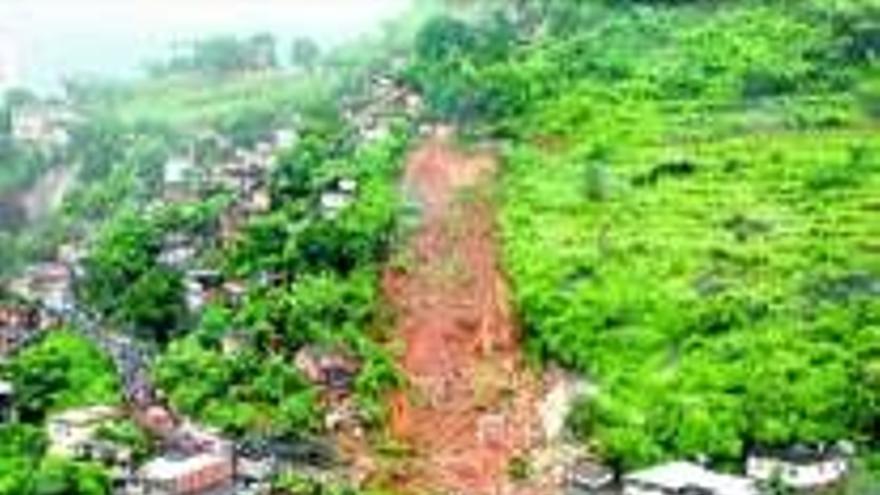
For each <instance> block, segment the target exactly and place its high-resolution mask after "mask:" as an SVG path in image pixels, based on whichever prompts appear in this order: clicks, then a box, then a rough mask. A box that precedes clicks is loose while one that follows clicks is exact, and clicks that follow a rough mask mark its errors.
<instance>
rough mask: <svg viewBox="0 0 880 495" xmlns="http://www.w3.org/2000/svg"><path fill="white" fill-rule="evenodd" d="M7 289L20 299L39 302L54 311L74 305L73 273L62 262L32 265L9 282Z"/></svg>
mask: <svg viewBox="0 0 880 495" xmlns="http://www.w3.org/2000/svg"><path fill="white" fill-rule="evenodd" d="M9 289H10V291H11V292H13V293H14V294H16V295H17V296H19V297H21V298H22V299H25V300H28V301H34V302H39V303H41V304H42V306H43V307H44V308H46V309H48V310H50V311H53V312H56V313H64V312H67V311H69V310H71V309H72V308H73V306H74V300H73V274H72V272H71V269H70V268H69V267H68V266H67V265H64V264H62V263H40V264H37V265H33V266H31V267H29V268H28V269H27V270H26V271H25V274H24V275H23V276H22V277H21V278H19V279H17V280H15V281H14V282H13V283H11V284H10V287H9Z"/></svg>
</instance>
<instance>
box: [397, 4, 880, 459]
mask: <svg viewBox="0 0 880 495" xmlns="http://www.w3.org/2000/svg"><path fill="white" fill-rule="evenodd" d="M878 15H880V11H878V9H877V6H876V5H872V4H871V3H870V2H799V3H797V4H792V3H787V2H769V3H768V2H728V3H723V4H714V3H713V4H704V3H699V2H694V3H693V4H681V5H673V6H668V5H657V4H650V5H648V4H635V3H634V4H630V5H622V6H608V5H601V4H599V3H593V2H581V3H575V2H571V3H565V2H551V3H542V2H534V3H532V4H531V5H528V6H525V7H524V10H523V11H521V12H520V16H521V17H520V18H519V19H518V20H519V22H520V23H521V24H520V25H532V26H534V27H532V28H531V29H530V30H528V31H527V32H529V33H532V34H531V35H530V36H531V37H529V38H528V39H527V40H523V39H522V38H521V36H522V31H516V30H514V29H513V24H512V23H511V21H510V20H509V19H508V18H505V17H503V16H500V15H499V16H497V17H491V18H490V19H489V21H487V22H484V23H481V24H469V23H466V22H463V21H460V20H456V19H454V18H446V19H437V20H435V21H432V22H431V23H430V24H428V25H427V26H426V27H425V28H424V30H423V31H422V33H421V35H420V36H419V38H418V39H417V41H416V50H417V53H418V55H419V59H418V62H417V63H416V64H415V65H414V66H413V68H412V77H413V79H414V80H415V81H416V82H417V84H419V85H420V86H421V87H422V90H423V92H424V94H425V95H426V96H427V98H428V100H429V101H430V102H431V103H432V104H433V108H434V110H435V112H436V113H437V114H438V115H439V116H442V117H443V118H449V119H453V120H455V121H459V122H461V123H462V124H463V125H464V126H466V128H468V129H470V130H471V132H472V133H473V134H474V135H475V136H489V137H492V138H495V139H498V141H499V144H500V146H501V147H502V149H503V150H504V151H503V152H504V156H505V159H506V168H505V177H504V181H503V184H502V185H501V186H500V187H499V190H498V194H499V196H500V198H501V201H502V204H503V207H502V212H501V224H502V233H503V243H504V249H505V255H506V256H505V258H506V266H507V268H508V271H509V275H510V277H511V279H512V281H513V284H514V287H515V292H516V301H517V303H518V307H519V310H520V313H521V316H522V319H523V324H524V326H525V331H526V334H527V339H528V341H527V345H529V346H530V348H531V350H532V352H533V353H534V355H535V356H536V357H537V358H538V359H540V360H541V361H548V360H549V361H553V362H559V363H562V364H564V365H565V366H567V367H570V368H572V369H575V370H578V371H579V372H581V373H583V374H585V375H586V376H588V377H590V379H591V380H594V381H595V382H596V384H597V385H598V387H599V389H600V392H599V395H598V396H597V397H596V398H595V400H591V401H588V402H584V403H583V404H582V405H581V406H580V408H579V409H578V410H577V411H576V413H575V415H574V417H573V418H572V421H573V423H574V424H573V426H574V427H575V428H576V429H577V431H578V433H579V435H581V437H582V438H583V439H584V441H588V442H592V443H594V444H595V446H596V448H598V449H599V450H600V452H602V453H603V455H604V456H606V458H607V459H609V460H611V461H613V462H615V463H618V464H619V465H621V466H624V467H636V466H641V465H646V464H649V463H652V462H656V461H658V460H661V459H665V458H670V457H675V456H698V455H707V456H709V457H710V458H711V459H712V460H713V461H716V462H718V463H722V464H723V463H725V462H728V463H735V462H737V461H738V460H740V459H742V457H743V456H744V455H745V454H746V453H747V452H748V451H749V450H750V449H752V448H755V447H757V446H762V447H778V446H784V445H790V444H792V443H798V442H802V443H807V444H817V443H822V442H834V441H836V440H839V439H841V438H848V439H855V440H858V441H860V442H862V441H863V442H865V443H866V445H868V446H870V445H872V444H873V442H874V441H875V440H876V438H875V433H876V425H877V420H878V417H880V416H878V413H880V410H878V409H877V404H878V395H877V377H876V376H875V375H876V365H877V362H876V359H877V354H876V353H877V348H876V338H877V329H878V323H880V319H878V318H880V305H878V302H880V300H878V294H880V256H878V251H877V247H878V246H877V245H876V240H877V239H878V238H880V223H878V222H877V218H878V216H877V215H878V210H877V206H878V205H877V204H876V200H877V198H878V193H880V140H878V132H877V118H878V113H877V110H878V108H877V102H878V96H880V93H878V89H880V87H878V86H877V81H878V77H877V76H878V72H877V70H878V66H877V61H876V56H877V53H878V46H880V45H878V43H880V37H878V34H880V31H878V25H877V23H876V20H877V19H878Z"/></svg>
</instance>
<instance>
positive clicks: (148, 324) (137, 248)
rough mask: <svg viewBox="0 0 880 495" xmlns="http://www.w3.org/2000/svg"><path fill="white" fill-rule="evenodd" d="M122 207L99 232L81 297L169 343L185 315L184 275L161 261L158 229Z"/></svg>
mask: <svg viewBox="0 0 880 495" xmlns="http://www.w3.org/2000/svg"><path fill="white" fill-rule="evenodd" d="M154 223H155V221H154V219H147V220H146V221H145V220H144V219H143V218H141V217H140V216H138V215H137V213H135V212H133V211H123V212H121V213H119V214H118V215H117V216H116V217H115V218H113V219H111V220H110V222H109V223H108V224H107V225H106V226H105V227H104V229H103V231H102V232H101V233H100V234H99V235H98V238H97V240H96V242H95V245H94V248H93V249H92V251H91V253H90V256H89V257H88V258H87V259H86V261H85V266H86V277H85V278H84V279H83V281H82V284H81V286H80V287H79V291H80V294H81V296H82V298H83V300H84V301H85V302H86V303H87V304H89V305H90V306H91V307H92V308H93V309H95V310H97V311H98V312H100V313H101V314H102V315H103V316H105V317H107V318H110V319H111V320H112V321H114V322H116V323H118V324H120V325H123V326H131V327H133V328H132V329H133V330H134V331H135V332H136V333H138V334H142V335H147V336H149V337H151V338H153V339H155V340H156V342H158V343H159V344H163V345H164V344H166V343H167V342H168V340H169V339H170V337H171V336H172V335H173V334H174V332H176V331H177V330H178V328H179V327H180V324H181V323H182V321H183V319H184V316H185V305H184V287H183V281H182V278H181V275H180V274H179V273H177V272H174V271H172V270H170V269H168V268H165V267H163V266H161V265H160V264H159V263H158V255H159V252H160V250H161V234H162V232H161V231H160V229H158V228H156V225H155V224H154Z"/></svg>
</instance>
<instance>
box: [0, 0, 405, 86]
mask: <svg viewBox="0 0 880 495" xmlns="http://www.w3.org/2000/svg"><path fill="white" fill-rule="evenodd" d="M408 5H409V0H0V78H2V77H3V74H4V73H5V74H6V77H10V76H9V74H12V77H13V78H15V79H19V82H26V83H29V84H36V85H39V86H41V87H47V86H51V85H52V84H54V83H56V82H57V80H58V78H59V77H60V76H61V75H64V74H69V73H78V72H85V73H95V74H99V75H122V76H127V75H132V74H134V73H135V71H136V70H137V69H138V68H139V67H140V65H141V62H143V60H144V59H147V58H156V57H159V56H161V55H162V54H163V53H165V50H166V48H167V47H168V46H169V45H170V44H171V43H173V42H175V41H187V40H191V39H194V38H198V37H202V36H205V35H209V34H216V33H227V32H228V33H236V34H241V35H246V34H252V33H254V32H258V31H269V32H272V33H274V34H276V35H277V36H279V37H280V38H285V39H289V38H290V37H292V36H295V35H308V36H312V37H315V38H318V39H320V40H322V41H323V42H325V43H336V42H339V41H344V40H346V39H350V38H351V37H353V36H356V35H358V34H362V33H364V32H365V31H369V30H371V29H375V28H376V27H378V25H379V24H380V23H381V21H382V20H384V19H387V18H389V17H393V16H394V15H396V14H398V13H400V12H402V11H403V10H405V9H406V7H407V6H408ZM0 84H2V82H0Z"/></svg>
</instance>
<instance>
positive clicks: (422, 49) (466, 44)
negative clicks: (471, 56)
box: [415, 16, 479, 62]
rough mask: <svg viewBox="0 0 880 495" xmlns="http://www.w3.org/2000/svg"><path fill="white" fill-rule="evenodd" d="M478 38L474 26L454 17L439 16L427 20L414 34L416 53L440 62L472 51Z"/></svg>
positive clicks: (476, 44) (429, 59) (423, 57)
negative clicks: (415, 34) (416, 33)
mask: <svg viewBox="0 0 880 495" xmlns="http://www.w3.org/2000/svg"><path fill="white" fill-rule="evenodd" d="M478 44H479V40H478V37H477V34H476V31H475V30H474V28H472V27H471V26H470V25H468V24H467V23H466V22H464V21H460V20H458V19H456V18H454V17H449V16H439V17H435V18H433V19H431V20H430V21H428V22H427V23H426V24H425V26H424V27H422V29H421V30H420V31H419V33H418V35H417V36H416V41H415V49H416V53H417V54H418V55H419V57H421V58H422V59H425V60H427V61H431V62H442V61H446V60H449V59H450V58H452V57H454V56H461V55H464V54H468V53H473V52H474V51H475V50H476V48H477V47H478Z"/></svg>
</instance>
